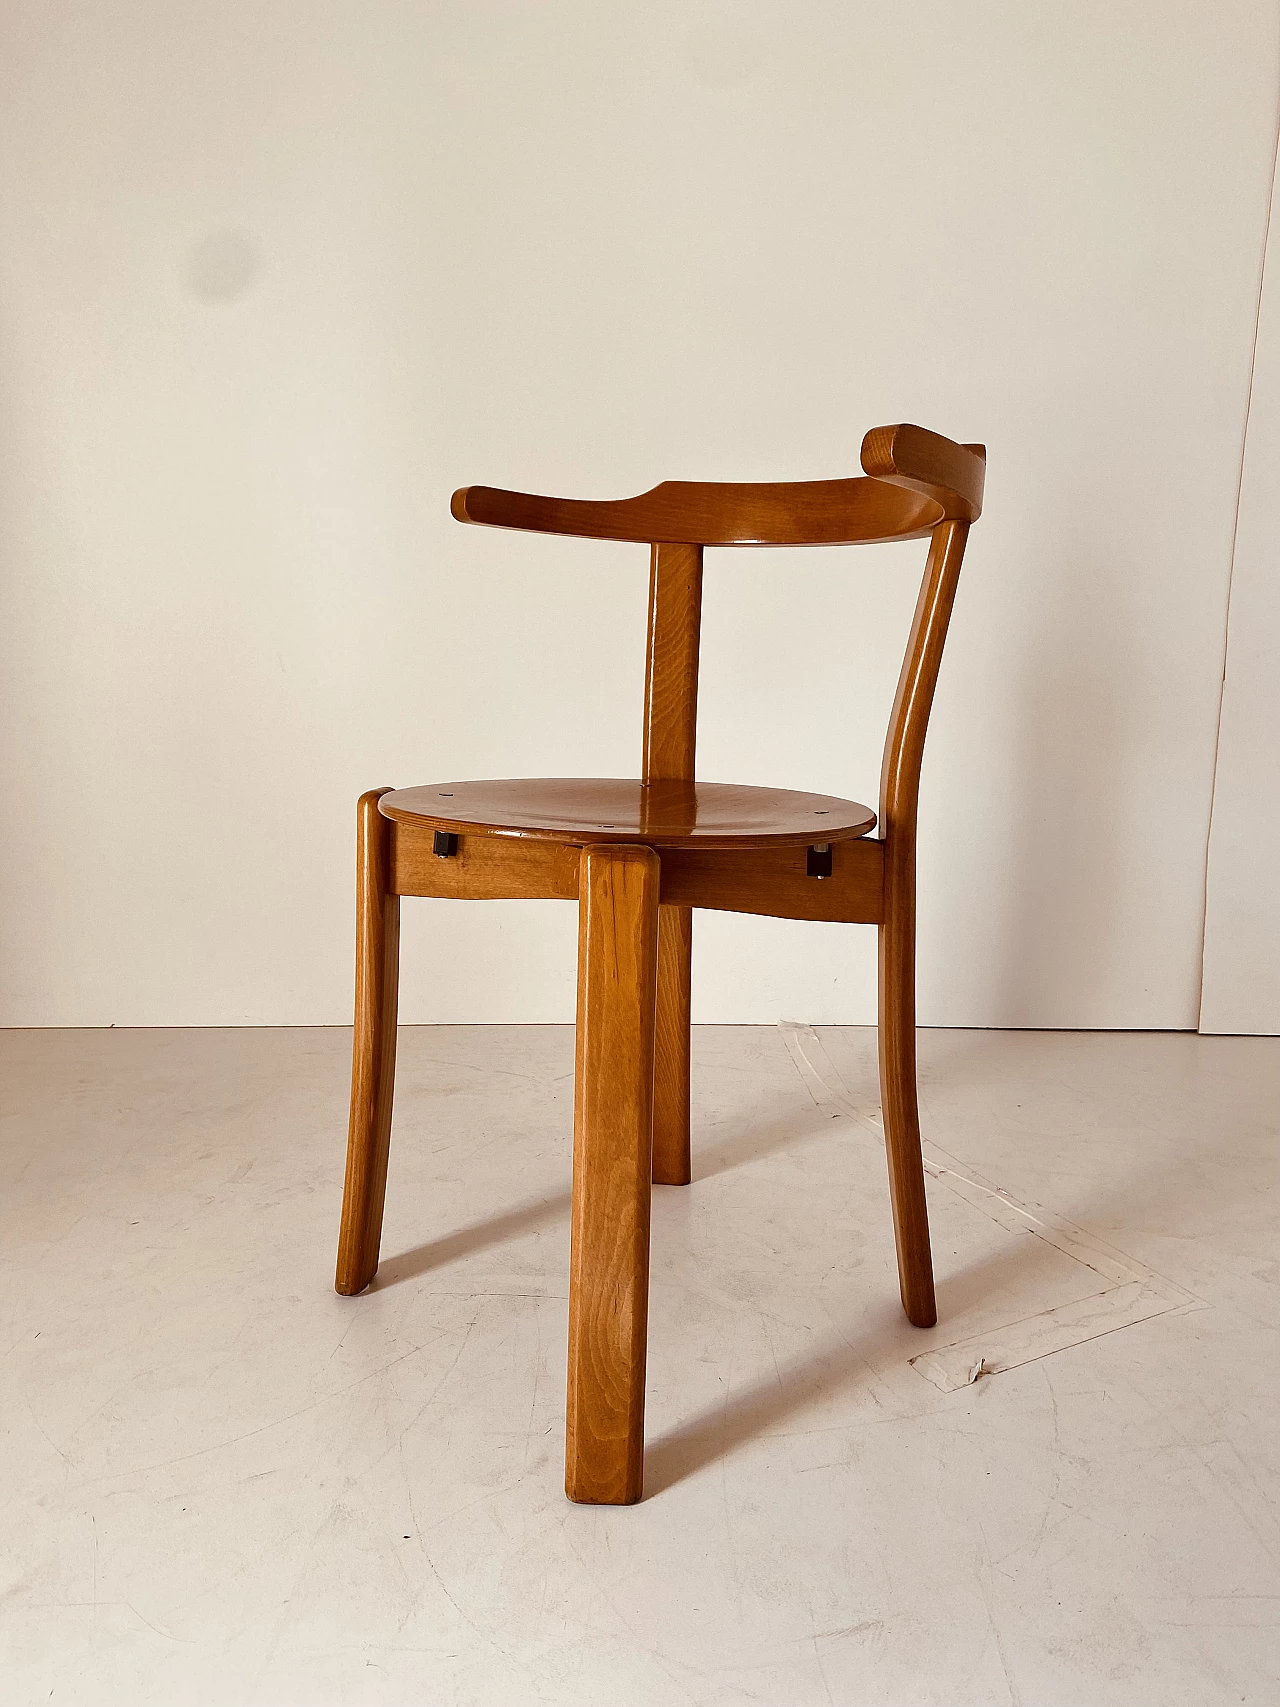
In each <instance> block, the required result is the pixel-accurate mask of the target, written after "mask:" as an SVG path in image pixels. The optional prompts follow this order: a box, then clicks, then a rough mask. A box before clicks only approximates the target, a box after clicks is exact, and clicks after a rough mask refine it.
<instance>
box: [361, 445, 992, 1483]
mask: <svg viewBox="0 0 1280 1707" xmlns="http://www.w3.org/2000/svg"><path fill="white" fill-rule="evenodd" d="M862 467H863V470H864V473H865V478H862V479H847V480H817V481H806V482H803V483H799V484H791V485H755V484H752V485H719V484H701V483H695V482H690V481H666V482H664V484H662V485H661V486H655V487H654V488H653V490H652V491H650V492H645V493H643V494H641V495H640V496H639V497H637V498H626V499H622V500H619V501H617V502H606V503H595V502H584V501H579V500H575V499H561V498H540V497H533V496H529V495H527V494H525V493H520V492H503V491H498V490H496V489H494V488H493V487H489V486H469V487H467V488H466V489H465V490H463V491H460V492H455V493H454V495H453V506H452V507H453V514H454V515H455V516H456V517H457V519H458V520H459V521H461V522H473V523H479V524H481V525H482V526H487V527H502V528H519V529H524V530H526V531H530V532H534V533H554V534H570V535H574V536H576V537H578V538H583V539H609V540H629V541H633V542H635V543H638V544H645V545H648V546H649V547H650V570H649V641H648V657H647V662H646V668H645V708H644V751H643V757H642V763H641V773H642V774H641V776H640V777H639V779H637V780H634V781H618V780H595V779H590V780H589V779H585V778H577V777H570V778H549V779H537V780H528V781H524V780H522V781H507V782H443V783H431V784H429V785H427V786H425V787H420V788H406V789H394V790H392V789H375V790H373V791H372V792H371V793H368V794H364V795H362V796H361V798H360V802H359V806H358V809H357V829H356V850H357V851H356V1009H355V1049H354V1057H353V1064H352V1074H351V1126H350V1136H349V1140H348V1149H347V1171H346V1185H345V1190H344V1195H343V1205H342V1230H341V1235H340V1239H339V1244H338V1272H337V1289H338V1291H339V1292H341V1293H346V1294H352V1293H358V1292H362V1291H363V1290H364V1288H365V1287H366V1286H368V1285H369V1283H370V1281H371V1280H372V1279H373V1277H374V1275H375V1273H376V1271H377V1267H378V1247H379V1241H380V1238H381V1230H382V1210H383V1200H384V1197H385V1194H386V1184H387V1155H388V1147H389V1143H390V1136H391V1102H392V1092H393V1082H394V1076H395V1060H396V994H397V983H398V975H399V932H400V897H401V896H402V895H426V896H448V897H450V898H453V899H469V900H477V901H483V900H497V899H504V898H511V897H518V898H529V897H535V898H536V897H543V898H547V899H559V900H565V901H577V903H578V1014H577V1055H576V1074H575V1090H574V1136H573V1210H572V1234H571V1254H570V1274H569V1386H568V1414H567V1422H566V1440H565V1491H566V1493H567V1494H568V1496H569V1498H570V1499H571V1500H578V1501H583V1502H586V1503H588V1504H597V1505H623V1504H630V1503H631V1502H633V1501H635V1500H638V1499H639V1498H640V1494H641V1483H642V1472H643V1456H644V1382H645V1350H646V1318H647V1312H648V1300H649V1207H650V1181H651V1180H653V1181H656V1182H658V1183H660V1184H663V1185H688V1184H689V1181H690V1178H691V1173H690V1158H689V966H690V950H691V944H692V916H693V909H694V908H695V907H710V908H713V909H720V910H724V911H728V912H739V913H764V914H768V915H769V916H771V917H774V918H786V919H828V920H835V921H841V922H844V923H851V924H870V925H876V926H877V927H878V928H879V943H880V956H879V986H880V1001H879V1059H880V1086H881V1097H882V1103H883V1113H884V1132H885V1142H886V1148H887V1152H888V1163H889V1192H890V1199H891V1202H892V1206H893V1225H894V1234H895V1238H896V1242H897V1256H898V1276H899V1284H900V1289H901V1294H902V1305H903V1309H904V1310H905V1311H906V1313H907V1316H908V1317H909V1318H910V1320H911V1321H912V1322H914V1323H915V1324H916V1325H917V1326H918V1327H922V1328H927V1327H932V1326H933V1324H934V1322H935V1321H936V1320H937V1310H936V1307H935V1304H934V1291H933V1264H932V1259H931V1256H930V1250H929V1223H928V1214H927V1211H926V1207H925V1195H924V1169H923V1165H922V1163H921V1157H920V1127H919V1116H918V1112H917V1107H916V1062H915V888H916V805H917V800H918V796H919V785H920V760H921V755H922V753H923V749H924V739H925V730H926V726H927V724H928V721H929V710H930V706H931V704H932V701H933V692H934V687H935V684H936V682H937V679H938V667H939V664H940V663H941V660H942V648H943V642H944V640H945V638H946V632H947V624H948V621H949V619H950V615H951V607H952V603H953V600H954V598H955V592H956V583H957V579H958V577H959V574H960V564H961V559H962V558H963V556H964V547H965V539H966V537H967V535H968V532H969V528H970V525H971V524H972V523H973V522H975V521H976V520H977V519H978V516H979V514H980V513H981V508H982V489H983V480H984V476H985V472H986V451H985V448H984V447H983V446H982V445H959V444H953V443H952V442H951V440H949V439H945V438H942V437H940V436H939V435H938V434H936V433H930V432H926V431H925V430H924V429H923V428H921V427H912V426H898V427H877V428H875V429H873V431H871V432H869V433H868V434H867V436H866V438H865V439H864V440H863V443H862ZM926 536H927V537H928V539H929V553H928V561H927V564H926V567H925V574H924V581H923V584H922V586H921V589H920V597H919V601H918V603H917V605H916V610H915V617H914V620H913V622H912V625H911V633H910V638H909V640H908V643H907V651H906V657H905V659H904V661H903V665H902V673H901V676H900V678H899V681H898V691H897V695H896V698H895V699H894V704H893V711H892V714H891V716H890V719H889V732H888V737H887V739H886V742H885V749H884V762H883V766H882V768H881V773H880V820H879V821H880V835H879V837H878V838H872V837H871V835H870V832H871V831H872V830H873V829H874V828H875V826H876V814H875V813H874V812H873V811H872V810H871V809H870V807H868V806H861V805H859V804H858V803H857V802H856V801H852V800H840V799H837V798H835V797H834V796H832V795H824V794H800V793H795V792H792V791H789V790H786V789H780V788H747V787H742V786H739V785H737V784H726V783H713V782H696V781H695V780H694V737H695V730H696V719H697V702H698V643H699V631H700V623H701V602H702V554H703V550H704V548H705V547H707V546H752V545H847V544H859V543H870V542H873V541H875V542H879V541H885V540H898V539H902V540H908V539H923V538H925V537H926Z"/></svg>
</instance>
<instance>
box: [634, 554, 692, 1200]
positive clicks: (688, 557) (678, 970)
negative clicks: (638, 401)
mask: <svg viewBox="0 0 1280 1707" xmlns="http://www.w3.org/2000/svg"><path fill="white" fill-rule="evenodd" d="M701 633H702V547H701V546H700V545H655V546H654V547H653V551H652V554H651V557H650V564H649V635H648V645H647V648H646V652H645V672H644V751H643V758H642V764H641V774H642V777H643V780H644V782H645V783H646V784H647V785H648V786H649V787H650V788H652V786H653V785H654V784H655V783H659V782H664V781H673V782H684V783H691V782H692V781H693V779H694V775H695V768H694V766H695V755H696V750H697V740H698V653H699V648H700V645H701ZM692 982H693V914H692V912H691V911H690V910H689V908H688V907H678V908H677V907H660V908H659V911H658V1026H657V1040H656V1044H655V1055H654V1082H653V1177H654V1180H655V1182H656V1183H657V1184H659V1185H688V1184H689V1182H690V1180H691V1179H692V1178H693V1162H692V1156H691V1153H690V1122H689V1099H690V1037H689V1019H690V1014H689V1004H690V996H691V990H692Z"/></svg>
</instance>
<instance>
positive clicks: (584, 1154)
mask: <svg viewBox="0 0 1280 1707" xmlns="http://www.w3.org/2000/svg"><path fill="white" fill-rule="evenodd" d="M659 870H660V868H659V863H658V856H657V855H656V854H655V853H654V852H653V851H652V850H651V849H649V848H645V847H637V846H620V847H588V848H584V849H583V851H582V865H581V875H580V878H579V884H578V1039H577V1081H576V1088H575V1096H574V1125H573V1244H572V1253H571V1257H570V1268H569V1403H568V1417H567V1427H566V1437H565V1492H566V1493H567V1494H568V1496H569V1498H570V1499H571V1500H578V1501H580V1502H583V1503H585V1504H588V1505H630V1504H632V1503H633V1502H634V1501H635V1500H638V1499H639V1498H640V1490H641V1482H642V1476H643V1468H644V1372H645V1336H646V1328H647V1324H648V1312H649V1198H650V1171H651V1168H652V1165H653V1162H652V1149H653V1142H652V1134H653V1054H654V1023H655V1018H656V1005H657V981H658V980H657V962H658V886H659Z"/></svg>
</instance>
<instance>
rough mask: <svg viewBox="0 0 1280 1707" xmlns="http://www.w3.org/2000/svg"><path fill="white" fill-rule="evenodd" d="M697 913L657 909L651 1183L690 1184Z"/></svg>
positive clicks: (673, 908) (676, 908)
mask: <svg viewBox="0 0 1280 1707" xmlns="http://www.w3.org/2000/svg"><path fill="white" fill-rule="evenodd" d="M692 959H693V909H692V908H691V907H659V908H658V1030H657V1041H656V1044H655V1047H654V1068H653V1178H654V1182H655V1183H656V1184H657V1185H688V1183H689V1181H690V1180H691V1179H692V1178H693V1173H692V1170H691V1166H690V1158H689V983H690V977H689V974H690V966H691V962H692Z"/></svg>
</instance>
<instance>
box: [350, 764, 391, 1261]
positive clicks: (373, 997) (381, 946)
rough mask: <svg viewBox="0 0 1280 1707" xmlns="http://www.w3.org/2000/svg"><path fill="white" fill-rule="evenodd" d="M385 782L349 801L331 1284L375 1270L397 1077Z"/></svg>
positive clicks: (380, 1236)
mask: <svg viewBox="0 0 1280 1707" xmlns="http://www.w3.org/2000/svg"><path fill="white" fill-rule="evenodd" d="M390 792H391V791H390V790H389V789H385V788H380V789H374V790H372V791H371V792H370V793H368V794H362V795H361V796H360V801H359V804H358V806H357V808H356V1014H355V1038H354V1042H353V1046H352V1060H351V1120H350V1125H349V1128H348V1133H347V1174H346V1182H345V1184H344V1187H343V1193H342V1229H341V1232H340V1233H339V1236H338V1272H337V1276H336V1279H335V1282H334V1284H335V1286H336V1287H337V1290H338V1291H339V1292H342V1293H346V1294H351V1293H355V1292H363V1291H364V1289H365V1287H366V1286H368V1284H369V1282H370V1281H371V1280H372V1279H373V1277H374V1275H375V1274H376V1273H377V1270H378V1248H379V1245H380V1243H381V1239H382V1207H383V1202H384V1199H385V1198H386V1192H387V1158H388V1154H389V1151H390V1145H391V1103H392V1097H393V1094H394V1091H395V1076H396V1018H397V1014H396V1008H397V996H398V990H399V976H400V899H399V897H398V896H397V895H396V894H395V892H394V890H393V888H392V883H391V826H390V824H389V823H388V822H387V820H386V819H385V818H384V817H383V816H382V814H381V813H380V812H379V811H378V801H379V800H380V799H381V798H382V796H383V795H385V794H389V793H390Z"/></svg>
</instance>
